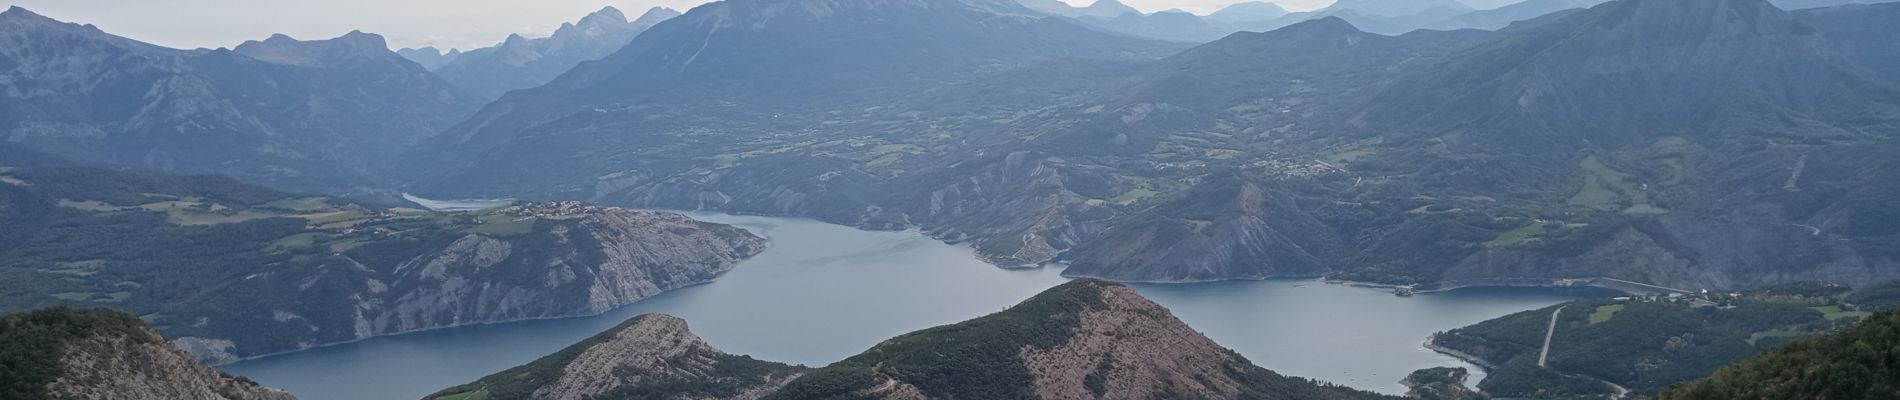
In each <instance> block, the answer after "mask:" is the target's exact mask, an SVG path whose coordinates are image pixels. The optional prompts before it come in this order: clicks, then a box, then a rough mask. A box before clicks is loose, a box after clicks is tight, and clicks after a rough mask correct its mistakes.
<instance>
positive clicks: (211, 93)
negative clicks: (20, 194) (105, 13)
mask: <svg viewBox="0 0 1900 400" xmlns="http://www.w3.org/2000/svg"><path fill="white" fill-rule="evenodd" d="M0 64H4V65H8V66H10V68H7V69H6V70H5V72H4V75H5V76H4V79H5V80H7V81H8V82H9V85H8V86H9V87H10V88H12V89H13V90H9V91H8V92H7V93H5V94H4V96H0V97H3V98H0V132H4V134H3V135H4V139H5V140H6V141H8V142H13V143H19V144H22V145H25V146H29V147H34V148H38V149H41V150H44V151H46V152H48V153H53V154H58V155H62V156H67V157H71V158H74V159H78V160H82V161H92V162H103V163H111V164H118V165H127V166H136V167H143V168H152V169H161V170H177V171H219V172H224V173H229V174H233V175H236V176H239V177H242V178H244V179H246V180H250V181H256V182H265V183H271V184H278V185H292V184H294V185H299V186H304V187H314V188H320V189H324V190H333V191H347V190H350V189H352V188H354V187H357V186H358V185H364V184H369V183H375V182H377V181H378V180H377V179H376V178H375V175H376V174H374V173H373V172H372V171H371V167H372V166H374V165H375V164H376V163H377V162H379V161H381V160H382V158H383V157H387V156H390V155H393V154H395V153H396V152H397V151H398V150H400V149H402V148H405V147H407V146H408V145H410V144H413V143H415V142H416V141H417V140H418V139H420V138H422V137H424V136H427V135H430V134H433V133H434V132H436V131H438V130H440V129H441V128H444V127H446V124H448V123H451V122H448V121H454V120H458V119H460V118H462V117H463V116H465V115H466V114H467V113H468V112H470V111H472V110H473V109H474V106H475V103H474V100H473V98H472V97H468V96H465V95H462V94H460V92H459V91H457V90H454V89H453V88H452V86H450V85H448V84H447V82H444V81H442V80H441V79H440V78H437V77H435V76H433V75H431V74H429V73H428V72H427V71H425V70H423V69H422V67H420V66H418V65H416V64H415V63H412V62H408V61H406V60H404V59H402V58H401V57H400V56H398V55H396V54H395V53H392V52H389V51H388V50H387V46H385V45H384V44H383V40H382V38H381V37H379V36H375V35H368V34H362V33H351V34H349V35H345V36H343V37H339V38H336V39H331V40H324V41H308V42H303V41H296V40H292V39H290V38H288V37H282V36H278V37H273V38H271V39H269V40H265V41H261V42H250V43H246V44H245V45H243V46H239V48H238V49H237V50H223V49H219V50H193V51H185V50H173V49H167V48H162V47H158V46H153V45H149V44H145V43H140V42H136V41H133V40H130V39H126V38H121V37H117V36H113V35H110V34H107V33H105V32H102V31H100V30H99V29H98V28H95V27H91V26H81V25H76V24H69V23H63V22H59V21H54V20H52V19H50V18H46V17H43V16H40V15H37V14H33V13H32V12H30V11H27V10H25V9H22V8H18V7H14V8H12V9H9V10H8V11H6V12H5V13H4V14H0Z"/></svg>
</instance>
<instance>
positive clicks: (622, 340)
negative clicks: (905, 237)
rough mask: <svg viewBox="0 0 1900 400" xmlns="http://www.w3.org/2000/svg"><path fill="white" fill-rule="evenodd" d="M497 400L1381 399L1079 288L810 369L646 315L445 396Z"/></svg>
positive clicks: (1132, 301) (1120, 296)
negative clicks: (739, 350)
mask: <svg viewBox="0 0 1900 400" xmlns="http://www.w3.org/2000/svg"><path fill="white" fill-rule="evenodd" d="M475 393H480V395H478V397H479V396H486V397H485V398H488V399H491V400H506V399H583V398H587V399H631V398H640V399H704V398H720V399H734V398H737V399H770V400H795V399H846V398H849V399H939V398H950V399H1152V398H1207V399H1383V398H1386V397H1385V396H1381V395H1378V394H1373V393H1367V392H1361V391H1357V390H1353V389H1349V388H1344V387H1336V386H1332V385H1329V384H1325V383H1320V382H1315V381H1311V380H1307V379H1301V378H1293V377H1287V376H1282V375H1280V374H1277V373H1274V372H1272V371H1268V370H1266V369H1264V368H1260V367H1259V366H1256V365H1254V364H1253V363H1252V362H1249V361H1247V359H1246V358H1243V357H1241V356H1240V355H1239V354H1236V353H1234V352H1233V351H1232V350H1228V349H1226V348H1224V347H1221V346H1220V345H1218V344H1215V343H1214V342H1213V340H1210V339H1208V338H1207V337H1206V336H1202V335H1201V334H1200V333H1199V332H1196V331H1195V330H1194V329H1193V328H1189V327H1188V326H1187V324H1185V323H1182V322H1181V321H1180V320H1178V319H1175V318H1174V315H1173V314H1172V313H1170V312H1169V311H1168V310H1167V309H1166V308H1162V307H1161V306H1160V305H1157V304H1155V303H1154V302H1151V301H1148V300H1147V299H1145V298H1143V297H1141V295H1139V294H1136V293H1135V291H1134V290H1132V289H1129V288H1128V287H1126V286H1122V285H1120V284H1115V283H1108V282H1102V281H1096V280H1078V281H1075V282H1071V283H1068V284H1065V285H1062V286H1059V287H1056V288H1054V289H1050V290H1048V291H1046V292H1043V293H1042V294H1039V295H1037V296H1036V297H1034V298H1031V299H1029V300H1028V301H1025V302H1023V303H1022V304H1019V305H1017V306H1015V307H1012V308H1010V309H1008V310H1005V311H1003V312H1000V313H996V314H991V315H989V316H985V317H982V318H977V319H973V320H969V321H965V322H963V323H959V324H955V325H948V326H941V327H936V328H930V329H925V330H922V331H917V332H913V333H910V334H906V335H903V336H898V337H896V338H893V339H891V340H887V341H885V342H884V343H880V344H878V345H877V346H876V347H873V348H871V349H870V350H868V351H865V352H864V353H861V354H858V355H857V356H853V357H851V358H848V359H845V360H844V361H840V362H838V363H835V364H832V365H830V366H826V367H824V368H820V369H816V370H806V369H804V368H803V367H792V366H786V365H783V364H776V363H769V362H763V361H757V360H753V359H751V358H747V357H744V356H733V355H728V354H725V353H721V352H719V351H718V350H714V349H712V348H711V347H708V346H706V344H705V343H704V342H702V341H700V340H699V338H698V337H696V336H693V335H692V334H691V333H688V332H686V324H685V322H684V321H680V320H679V319H678V318H674V317H670V316H663V315H644V316H640V317H635V318H634V319H633V320H630V321H628V322H627V323H625V324H623V325H621V326H620V327H619V328H615V329H614V330H611V331H608V332H606V333H602V334H600V335H599V336H595V337H594V338H592V339H588V340H587V341H585V342H582V343H581V344H578V345H575V346H573V347H569V348H567V349H566V350H562V351H561V352H559V353H556V354H554V355H551V356H548V357H545V358H542V359H541V360H537V361H535V362H534V363H530V364H528V365H524V366H521V367H516V368H514V369H510V370H508V371H503V372H501V373H498V374H495V375H492V376H490V377H488V378H483V379H482V380H480V381H476V382H475V383H471V384H467V385H462V386H458V387H455V388H451V389H448V390H444V391H442V392H440V393H437V394H436V395H433V396H431V397H430V398H431V399H442V398H460V397H451V396H462V395H470V394H475Z"/></svg>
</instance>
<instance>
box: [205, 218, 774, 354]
mask: <svg viewBox="0 0 1900 400" xmlns="http://www.w3.org/2000/svg"><path fill="white" fill-rule="evenodd" d="M577 209H581V210H584V211H577V212H573V213H565V214H560V215H552V216H547V217H543V218H539V219H538V220H537V221H535V222H534V224H535V227H534V228H533V229H532V231H530V232H527V233H521V234H514V235H491V234H482V233H466V234H463V235H462V236H460V237H456V238H452V240H443V241H442V242H441V244H437V245H434V246H433V248H427V247H425V248H424V249H422V250H420V251H417V252H416V253H413V254H415V255H413V256H408V257H407V258H406V260H399V261H400V262H395V263H393V264H384V263H380V262H377V261H365V262H359V261H358V260H355V259H351V258H350V257H348V256H343V255H334V256H332V260H331V261H330V262H327V263H324V264H321V265H320V266H317V267H314V268H313V270H308V271H286V273H284V274H280V275H272V276H265V277H261V278H265V279H254V280H246V281H244V282H241V283H239V285H253V286H256V287H260V288H267V289H260V290H264V291H269V293H273V294H274V295H279V296H298V297H299V298H302V299H308V300H306V301H300V302H296V303H295V304H300V305H301V306H302V307H299V308H298V309H286V310H276V311H275V312H274V313H273V314H272V315H271V316H269V318H268V319H267V320H265V319H262V318H259V320H258V321H255V322H245V324H249V325H248V326H247V327H245V328H244V329H270V330H272V331H275V332H285V333H287V334H291V335H295V336H297V337H298V340H297V342H295V343H292V344H284V343H281V342H278V343H262V342H253V341H247V339H249V338H246V337H243V336H245V335H240V334H238V333H236V332H232V331H231V330H228V329H226V330H217V331H214V332H213V333H221V334H224V335H229V336H231V337H222V336H206V335H188V336H185V337H182V338H179V339H177V341H178V343H179V344H180V345H181V347H185V348H187V349H189V350H192V351H193V353H194V354H197V355H198V356H199V357H201V358H202V359H205V360H207V361H211V362H229V361H234V360H235V359H237V358H238V357H245V356H252V355H258V354H268V353H273V352H281V351H291V350H297V349H301V348H307V347H312V346H317V345H322V344H327V343H337V342H345V341H352V340H358V339H363V338H368V337H374V336H381V335H390V334H398V333H406V332H415V331H421V330H428V329H435V328H443V327H451V326H460V325H470V324H485V323H499V322H509V321H518V320H524V319H536V318H555V317H569V316H583V315H594V314H599V313H602V312H606V311H608V310H612V309H614V308H617V307H620V306H625V305H627V304H631V303H633V302H636V301H640V300H642V299H645V298H648V297H652V296H654V295H658V294H661V293H665V292H666V291H669V290H673V289H678V288H682V287H686V286H692V285H697V284H702V283H707V282H711V281H712V280H713V279H716V278H717V277H718V276H719V275H720V274H723V273H725V272H726V271H728V270H731V269H732V267H733V265H734V264H736V263H737V262H738V261H739V260H742V259H744V258H746V257H750V256H752V255H755V254H758V253H759V252H760V251H763V250H764V249H765V247H766V241H765V239H763V238H760V237H758V236H755V235H752V234H751V233H749V232H747V231H745V230H744V229H741V228H737V227H732V226H728V225H720V224H712V223H705V222H700V221H696V220H693V219H692V218H689V217H686V216H684V215H679V214H673V213H663V212H649V211H632V210H623V209H618V208H601V207H578V208H577ZM217 323H228V324H237V323H238V321H217ZM260 324H261V325H262V326H259V325H260Z"/></svg>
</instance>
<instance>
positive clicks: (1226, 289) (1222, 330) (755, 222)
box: [222, 214, 1596, 400]
mask: <svg viewBox="0 0 1900 400" xmlns="http://www.w3.org/2000/svg"><path fill="white" fill-rule="evenodd" d="M694 216H695V217H698V218H700V219H704V220H708V221H713V222H721V223H727V224H733V225H737V226H741V227H745V228H747V229H751V230H752V231H754V232H756V233H758V234H760V235H762V236H765V237H767V238H769V239H771V240H772V247H771V248H770V249H769V250H767V251H765V252H764V253H762V254H760V255H758V256H757V257H754V258H752V259H749V260H746V261H744V262H741V263H740V264H739V265H738V266H737V267H736V268H734V269H733V271H732V272H729V273H727V274H726V275H725V276H723V277H721V278H720V279H719V280H718V281H716V282H713V283H710V284H706V285H700V286H695V287H691V288H686V289H681V290H677V291H673V292H670V293H666V294H663V295H660V296H656V297H653V298H650V299H647V300H645V301H641V302H639V303H636V304H633V305H631V306H627V307H624V308H621V309H618V310H615V311H613V312H609V313H607V314H605V315H601V316H597V317H586V318H570V319H556V320H539V321H524V322H515V323H507V324H498V325H485V326H469V327H458V328H450V329H442V330H436V331H429V332H421V333H415V334H408V335H398V336H391V337H382V338H374V339H369V340H364V341H361V342H356V343H349V344H342V345H336V346H329V347H323V348H317V349H312V350H307V351H302V352H297V353H291V354H285V355H279V356H273V357H266V358H261V359H256V360H249V361H245V362H241V363H236V364H232V365H228V366H225V367H223V368H222V369H224V370H225V371H227V372H230V373H233V374H238V375H245V376H249V377H251V378H253V379H255V380H257V381H258V382H260V383H263V384H265V385H269V386H274V387H279V388H283V389H286V390H289V391H290V392H291V393H293V394H296V395H297V396H299V397H300V398H302V399H304V400H355V399H418V398H421V397H422V396H424V395H427V394H429V393H433V392H434V391H436V390H440V389H444V388H447V387H449V386H453V385H457V384H462V383H466V382H469V381H473V380H475V379H477V378H480V377H482V376H485V375H488V374H491V373H494V372H498V371H501V370H503V369H506V368H508V367H512V366H515V365H519V364H523V363H526V362H528V361H531V360H534V359H536V358H539V357H541V356H544V355H547V354H549V353H553V352H554V351H557V350H559V349H561V348H563V347H566V346H568V345H571V344H573V343H575V342H578V341H580V340H582V339H585V338H587V337H589V336H592V335H594V334H595V333H598V332H601V331H604V330H606V329H608V328H612V327H613V326H615V325H617V324H619V323H620V322H621V321H624V320H626V319H627V318H630V317H633V316H635V315H640V314H645V313H667V314H672V315H677V316H679V317H681V318H685V319H686V320H687V321H688V323H689V324H690V325H691V327H692V330H693V332H695V333H697V334H699V335H700V336H701V337H704V338H705V339H706V341H708V342H710V343H711V344H712V345H713V346H715V347H718V348H720V349H722V350H725V351H727V352H731V353H735V354H746V355H751V356H753V357H755V358H760V359H765V360H772V361H779V362H786V363H795V364H805V365H811V366H822V365H825V364H828V363H831V362H834V361H838V360H841V359H844V358H845V357H848V356H851V355H853V354H857V353H858V352H860V351H863V350H865V349H868V348H870V347H871V346H872V345H874V344H877V343H878V342H880V341H882V340H884V339H887V338H890V337H892V336H896V335H899V334H902V333H906V332H910V331H914V330H918V329H922V328H927V327H931V326H936V325H943V324H949V323H955V322H958V321H962V320H966V319H970V318H974V317H978V316H982V315H984V314H988V313H992V312H996V311H1000V310H1002V309H1004V308H1006V307H1009V306H1010V305H1013V304H1015V303H1017V302H1020V301H1022V300H1023V299H1026V298H1028V297H1030V296H1032V295H1034V294H1036V293H1038V292H1040V291H1042V290H1044V289H1047V288H1049V287H1053V286H1055V285H1058V284H1061V283H1062V282H1064V281H1066V279H1065V278H1062V277H1061V276H1060V272H1061V271H1060V270H1059V269H1056V268H1044V269H1036V270H1003V269H999V268H996V267H994V266H990V265H988V264H984V263H983V262H981V261H978V260H977V259H976V257H975V256H974V254H973V252H972V251H971V250H970V249H968V248H966V247H961V246H953V245H948V244H944V243H942V242H938V241H935V240H932V239H930V238H928V237H925V236H923V235H922V234H919V233H917V232H870V231H862V230H857V229H852V228H848V227H844V226H838V225H830V224H825V223H820V222H815V221H810V220H802V219H788V218H769V217H752V216H732V215H720V214H695V215H694ZM1134 287H1135V288H1136V290H1138V291H1140V292H1141V293H1142V294H1144V295H1146V296H1148V297H1149V298H1151V299H1154V300H1155V301H1156V302H1157V303H1160V304H1162V305H1164V306H1167V307H1168V308H1169V309H1171V310H1173V311H1174V313H1175V314H1176V315H1177V316H1179V317H1180V318H1181V319H1182V320H1184V321H1187V323H1188V324H1189V325H1191V326H1193V327H1194V328H1195V329H1198V330H1200V331H1202V332H1205V333H1206V334H1207V335H1208V336H1209V337H1212V338H1213V339H1214V340H1215V341H1217V342H1220V343H1221V344H1222V345H1226V346H1228V347H1231V348H1233V349H1234V350H1236V351H1238V352H1240V353H1241V354H1242V355H1245V356H1246V357H1248V358H1249V359H1251V360H1253V361H1254V362H1255V363H1257V364H1260V365H1261V366H1264V367H1267V368H1268V369H1272V370H1275V371H1278V372H1280V373H1283V374H1287V375H1294V376H1303V377H1309V378H1315V379H1320V380H1326V381H1331V382H1334V383H1339V384H1344V385H1349V386H1353V387H1357V388H1361V389H1367V390H1376V391H1381V392H1386V393H1392V394H1399V393H1403V392H1404V391H1405V388H1404V387H1403V386H1401V385H1399V384H1398V382H1397V381H1398V380H1399V379H1401V378H1403V377H1404V376H1405V374H1406V373H1409V372H1411V371H1412V370H1415V369H1419V368H1427V367H1435V366H1461V367H1468V368H1469V367H1470V366H1469V365H1467V364H1465V363H1463V362H1461V361H1459V360H1457V359H1454V358H1451V357H1447V356H1443V355H1440V354H1437V353H1434V352H1431V351H1429V350H1426V349H1424V348H1422V347H1421V344H1422V343H1423V341H1424V339H1425V337H1426V336H1427V335H1429V334H1431V333H1432V332H1436V331H1442V330H1447V329H1451V328H1456V327H1460V326H1464V325H1469V324H1471V323H1475V322H1478V321H1483V320H1486V319H1490V318H1495V317H1498V316H1502V315H1504V314H1508V313H1512V312H1517V311H1523V310H1529V309H1534V308H1539V307H1543V306H1547V305H1550V304H1556V303H1559V302H1563V301H1566V300H1571V299H1575V298H1579V297H1583V296H1585V295H1586V294H1587V293H1596V292H1582V291H1574V290H1563V289H1534V288H1494V289H1465V290H1456V291H1451V292H1445V293H1432V294H1421V295H1418V296H1414V297H1398V296H1394V295H1392V294H1391V293H1389V292H1386V291H1381V290H1373V289H1366V288H1358V287H1350V286H1342V285H1330V284H1325V283H1321V282H1318V281H1313V280H1271V281H1245V282H1222V283H1205V284H1182V285H1134ZM1473 369H1474V371H1473V372H1477V371H1475V368H1473ZM1473 379H1474V380H1473V381H1472V383H1476V381H1475V379H1476V377H1474V378H1473Z"/></svg>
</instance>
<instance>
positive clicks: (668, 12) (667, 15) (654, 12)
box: [633, 7, 680, 27]
mask: <svg viewBox="0 0 1900 400" xmlns="http://www.w3.org/2000/svg"><path fill="white" fill-rule="evenodd" d="M678 16H680V12H679V10H674V9H671V8H666V7H653V8H650V9H647V12H646V13H644V14H640V18H636V19H634V20H633V25H634V26H640V27H651V26H654V25H658V24H659V23H661V22H665V21H666V20H669V19H673V17H678Z"/></svg>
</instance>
